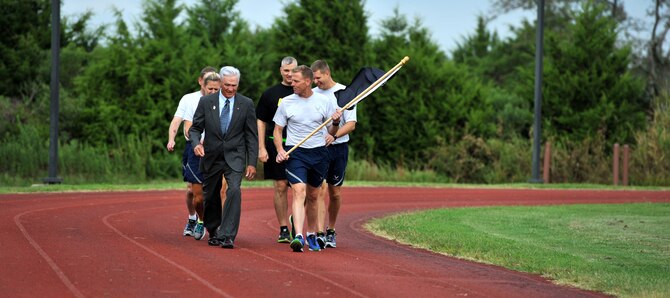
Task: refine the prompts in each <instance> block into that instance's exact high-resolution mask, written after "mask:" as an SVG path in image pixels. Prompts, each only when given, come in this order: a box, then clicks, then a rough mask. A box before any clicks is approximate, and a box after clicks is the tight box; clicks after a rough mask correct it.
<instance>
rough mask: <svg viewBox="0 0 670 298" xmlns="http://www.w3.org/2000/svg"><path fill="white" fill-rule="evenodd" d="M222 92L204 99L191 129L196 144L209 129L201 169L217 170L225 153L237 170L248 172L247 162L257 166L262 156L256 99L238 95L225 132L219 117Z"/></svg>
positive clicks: (192, 138)
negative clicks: (215, 166) (260, 153)
mask: <svg viewBox="0 0 670 298" xmlns="http://www.w3.org/2000/svg"><path fill="white" fill-rule="evenodd" d="M219 94H220V92H217V93H214V94H210V95H207V96H204V97H202V98H201V99H200V102H199V103H198V107H197V108H196V110H195V114H194V115H193V124H192V125H191V129H189V137H190V139H191V144H192V145H193V148H195V146H197V145H198V144H199V143H200V141H199V140H200V136H201V134H202V132H203V131H206V132H207V133H206V134H205V140H204V143H203V146H204V148H205V156H204V157H203V158H202V160H201V162H200V170H201V171H202V173H203V174H205V175H207V173H209V172H210V171H212V170H216V169H212V166H213V165H214V164H215V161H216V159H218V158H221V156H223V158H224V160H225V161H226V163H227V164H228V166H229V167H230V168H232V169H233V170H234V171H236V172H244V169H245V166H247V165H251V166H254V167H256V161H257V159H258V128H257V126H256V109H255V107H254V102H253V101H252V100H251V99H250V98H248V97H246V96H244V95H242V94H239V93H237V94H236V95H235V103H234V104H233V116H232V118H231V119H230V123H229V124H228V131H227V132H226V135H225V136H224V135H223V133H222V132H221V123H220V120H219V119H220V118H219V114H220V112H221V111H220V108H219Z"/></svg>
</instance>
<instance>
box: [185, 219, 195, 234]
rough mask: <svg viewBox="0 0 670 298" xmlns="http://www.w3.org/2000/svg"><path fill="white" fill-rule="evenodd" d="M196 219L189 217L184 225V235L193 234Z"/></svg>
mask: <svg viewBox="0 0 670 298" xmlns="http://www.w3.org/2000/svg"><path fill="white" fill-rule="evenodd" d="M195 224H196V221H195V220H194V219H189V220H188V223H186V227H184V236H193V230H195Z"/></svg>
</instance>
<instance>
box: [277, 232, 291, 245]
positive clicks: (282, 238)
mask: <svg viewBox="0 0 670 298" xmlns="http://www.w3.org/2000/svg"><path fill="white" fill-rule="evenodd" d="M290 242H291V235H290V234H289V232H288V229H280V230H279V238H278V239H277V243H290Z"/></svg>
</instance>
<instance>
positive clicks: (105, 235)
mask: <svg viewBox="0 0 670 298" xmlns="http://www.w3.org/2000/svg"><path fill="white" fill-rule="evenodd" d="M242 195H243V203H242V204H243V207H242V208H243V211H242V222H241V227H240V232H239V234H238V237H237V240H236V242H235V249H233V250H227V249H221V248H219V247H210V246H208V245H207V241H195V240H194V239H193V238H192V237H183V236H181V232H182V229H183V226H184V224H185V206H184V192H183V191H174V190H173V191H143V192H113V193H99V192H93V193H49V194H43V193H36V194H11V195H0V233H1V234H0V235H1V238H0V239H1V242H0V243H1V244H0V264H1V265H2V266H1V267H0V275H1V276H2V279H1V281H0V296H2V297H44V296H47V297H68V296H75V297H100V296H112V297H120V296H124V297H125V296H191V297H212V296H224V297H268V296H272V297H289V296H296V295H301V296H302V295H307V296H308V297H309V296H312V295H318V296H332V297H350V296H358V297H438V296H439V297H450V296H458V297H594V296H604V295H602V294H600V293H595V292H589V291H583V290H579V289H575V288H570V287H565V286H557V285H554V284H552V283H551V282H550V281H547V280H545V279H543V278H542V277H539V276H536V275H531V274H525V273H518V272H514V271H511V270H507V269H503V268H499V267H495V266H490V265H484V264H478V263H473V262H469V261H464V260H458V259H454V258H451V257H447V256H444V255H439V254H435V253H430V252H427V251H424V250H419V249H413V248H411V247H409V246H406V245H400V244H397V243H395V242H392V241H389V240H385V239H381V238H379V237H376V236H373V235H371V234H369V233H368V232H366V231H365V230H364V229H363V228H362V224H363V223H364V222H365V221H367V220H368V219H370V218H372V217H379V216H383V215H385V214H389V213H393V212H399V211H406V210H414V209H425V208H440V207H461V206H487V205H549V204H584V203H625V202H670V191H584V190H512V189H503V190H500V189H455V188H442V189H439V188H365V187H362V188H344V189H343V200H344V201H343V205H342V209H341V211H340V218H339V220H338V226H337V231H338V238H337V239H338V243H337V245H338V247H337V248H332V249H326V250H325V251H321V252H309V251H306V252H304V253H293V252H292V251H291V250H290V248H289V246H288V245H287V244H278V243H276V242H275V241H276V236H277V235H276V234H277V229H278V227H277V222H276V219H275V213H274V209H273V204H272V189H270V188H245V189H243V194H242Z"/></svg>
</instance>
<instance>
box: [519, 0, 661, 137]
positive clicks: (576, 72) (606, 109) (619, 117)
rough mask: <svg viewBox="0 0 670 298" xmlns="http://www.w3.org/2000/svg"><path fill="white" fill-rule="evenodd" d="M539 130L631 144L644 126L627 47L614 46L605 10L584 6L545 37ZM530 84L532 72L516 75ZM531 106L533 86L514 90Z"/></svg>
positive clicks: (639, 85) (640, 87) (640, 88)
mask: <svg viewBox="0 0 670 298" xmlns="http://www.w3.org/2000/svg"><path fill="white" fill-rule="evenodd" d="M546 38H547V41H546V44H547V46H546V47H545V50H546V52H545V59H544V74H543V76H544V79H543V83H544V86H543V96H542V97H543V105H542V119H543V130H545V131H546V133H547V134H548V135H553V136H559V137H567V138H569V139H573V140H581V139H584V138H587V137H595V136H596V135H598V134H602V135H603V136H604V137H605V138H606V139H607V140H612V141H613V142H630V141H633V139H632V136H633V132H634V131H635V130H637V129H642V128H644V126H645V121H646V120H645V112H646V111H647V110H648V102H646V101H645V100H644V97H643V96H644V84H643V82H642V81H641V80H639V79H637V78H635V77H634V76H633V75H632V74H631V72H630V70H629V65H630V62H631V60H630V59H631V50H630V47H629V46H624V47H619V46H618V45H617V22H616V21H615V20H614V19H613V18H612V17H611V16H609V15H608V14H607V11H606V7H605V6H602V5H596V4H594V2H592V1H589V2H588V3H586V4H584V5H583V6H582V11H581V12H580V13H579V14H578V15H577V16H576V19H575V22H573V23H569V24H567V27H566V29H565V32H555V31H548V32H547V33H546ZM521 74H522V77H523V78H525V79H526V81H528V82H530V81H532V78H533V77H534V73H533V71H532V69H531V68H525V69H523V70H522V72H521ZM518 88H519V94H521V95H522V96H523V97H524V98H528V99H529V100H531V99H532V98H533V96H532V94H533V89H532V84H526V85H519V86H518Z"/></svg>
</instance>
